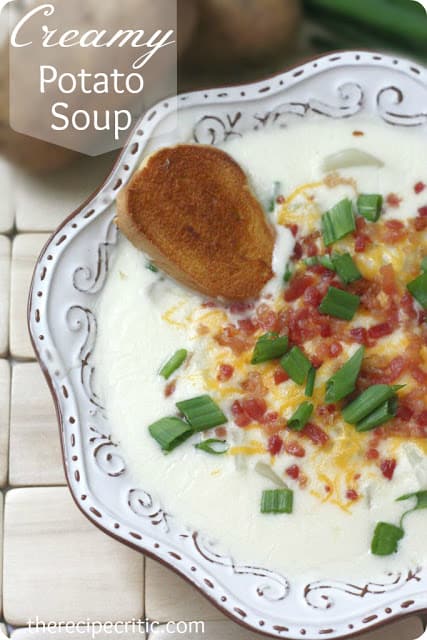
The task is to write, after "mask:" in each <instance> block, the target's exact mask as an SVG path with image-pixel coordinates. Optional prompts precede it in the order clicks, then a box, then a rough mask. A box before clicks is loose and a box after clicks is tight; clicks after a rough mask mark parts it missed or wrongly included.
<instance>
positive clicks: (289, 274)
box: [283, 264, 293, 282]
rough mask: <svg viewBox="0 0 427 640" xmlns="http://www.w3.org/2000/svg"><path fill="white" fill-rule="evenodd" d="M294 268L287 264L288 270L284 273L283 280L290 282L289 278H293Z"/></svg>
mask: <svg viewBox="0 0 427 640" xmlns="http://www.w3.org/2000/svg"><path fill="white" fill-rule="evenodd" d="M292 273H293V272H292V269H291V267H290V266H289V264H287V265H286V270H285V273H284V275H283V282H289V280H290V279H291V278H292Z"/></svg>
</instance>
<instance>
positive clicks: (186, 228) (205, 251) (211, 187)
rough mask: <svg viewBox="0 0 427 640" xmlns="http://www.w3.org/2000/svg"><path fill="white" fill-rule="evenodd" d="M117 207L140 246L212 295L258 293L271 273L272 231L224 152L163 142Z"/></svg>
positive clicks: (119, 220)
mask: <svg viewBox="0 0 427 640" xmlns="http://www.w3.org/2000/svg"><path fill="white" fill-rule="evenodd" d="M117 210H118V215H117V225H118V227H119V229H120V230H121V231H122V232H123V233H124V235H125V236H127V238H128V239H129V240H130V241H131V242H132V244H134V245H135V247H137V248H138V249H141V250H143V251H144V252H146V253H147V254H148V255H149V256H150V257H151V259H152V260H153V262H154V263H155V264H156V265H157V266H158V267H159V269H161V270H162V271H165V272H166V273H168V274H169V275H170V276H172V277H173V278H175V279H176V280H178V281H180V282H182V283H183V284H185V285H186V286H188V287H190V288H191V289H195V290H197V291H199V292H200V293H203V294H205V295H207V296H212V297H222V298H225V299H228V300H243V299H246V298H253V297H255V296H257V294H259V292H260V291H261V289H262V288H263V286H264V285H265V283H266V282H267V281H268V280H269V279H270V278H271V277H272V275H273V272H272V268H271V263H272V255H273V248H274V238H275V234H274V231H273V229H272V227H271V226H270V225H269V224H268V223H267V221H266V218H265V215H264V211H263V209H262V207H261V205H260V203H259V202H258V200H257V199H256V198H255V196H254V195H253V194H252V192H251V190H250V188H249V184H248V181H247V178H246V175H245V174H244V172H243V171H242V169H241V168H240V166H239V165H238V164H237V163H236V162H235V161H234V160H233V159H232V158H231V157H230V156H229V155H228V154H227V153H225V152H224V151H221V150H219V149H216V148H214V147H209V146H204V145H192V144H182V145H178V146H176V147H170V148H164V149H160V150H159V151H157V152H155V153H153V154H152V155H151V156H149V157H148V158H147V160H146V161H145V163H144V164H143V166H142V168H141V169H140V170H139V171H138V172H137V173H136V174H135V175H134V176H133V178H132V180H131V181H130V183H129V184H128V186H127V187H126V188H124V189H123V190H122V191H121V192H120V194H119V197H118V200H117Z"/></svg>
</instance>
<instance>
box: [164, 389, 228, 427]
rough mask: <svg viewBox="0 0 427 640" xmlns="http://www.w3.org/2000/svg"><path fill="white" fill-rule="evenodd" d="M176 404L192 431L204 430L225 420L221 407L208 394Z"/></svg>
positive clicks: (223, 422)
mask: <svg viewBox="0 0 427 640" xmlns="http://www.w3.org/2000/svg"><path fill="white" fill-rule="evenodd" d="M176 406H177V408H178V409H179V410H180V411H181V413H182V414H184V416H185V417H186V418H187V420H188V422H189V423H190V425H191V426H192V428H193V429H194V431H204V430H205V429H211V428H212V427H218V426H219V425H220V424H225V423H226V422H227V418H226V417H225V415H224V414H223V412H222V411H221V409H220V408H219V407H218V405H217V404H216V402H214V401H213V400H212V398H211V397H210V396H208V395H204V396H198V397H197V398H190V399H189V400H182V401H181V402H177V403H176Z"/></svg>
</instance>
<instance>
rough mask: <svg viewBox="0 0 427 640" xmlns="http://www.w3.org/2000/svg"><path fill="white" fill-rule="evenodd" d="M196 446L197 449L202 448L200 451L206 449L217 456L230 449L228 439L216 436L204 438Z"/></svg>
mask: <svg viewBox="0 0 427 640" xmlns="http://www.w3.org/2000/svg"><path fill="white" fill-rule="evenodd" d="M194 446H195V448H196V449H200V451H205V452H206V453H210V454H212V455H215V456H220V455H222V454H223V453H226V452H227V451H228V449H229V446H228V444H227V441H226V440H217V439H216V438H208V440H202V442H199V443H198V444H195V445H194Z"/></svg>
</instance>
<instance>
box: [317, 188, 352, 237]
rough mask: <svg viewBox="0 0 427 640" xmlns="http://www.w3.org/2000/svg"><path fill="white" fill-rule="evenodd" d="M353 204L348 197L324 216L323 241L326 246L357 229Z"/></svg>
mask: <svg viewBox="0 0 427 640" xmlns="http://www.w3.org/2000/svg"><path fill="white" fill-rule="evenodd" d="M355 229H356V222H355V219H354V213H353V205H352V203H351V201H350V200H349V199H348V198H345V199H344V200H341V202H338V204H336V205H335V206H334V207H332V209H330V210H329V211H327V212H326V213H324V214H323V216H322V233H323V242H324V243H325V245H326V246H329V245H330V244H333V243H334V242H336V241H337V240H340V239H341V238H344V237H345V236H346V235H348V234H349V233H351V232H352V231H355Z"/></svg>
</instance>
